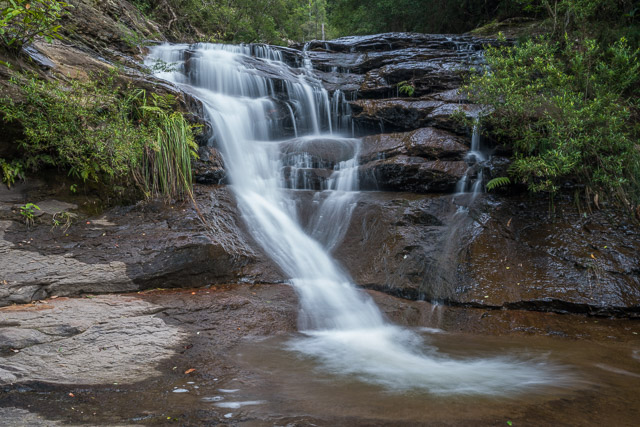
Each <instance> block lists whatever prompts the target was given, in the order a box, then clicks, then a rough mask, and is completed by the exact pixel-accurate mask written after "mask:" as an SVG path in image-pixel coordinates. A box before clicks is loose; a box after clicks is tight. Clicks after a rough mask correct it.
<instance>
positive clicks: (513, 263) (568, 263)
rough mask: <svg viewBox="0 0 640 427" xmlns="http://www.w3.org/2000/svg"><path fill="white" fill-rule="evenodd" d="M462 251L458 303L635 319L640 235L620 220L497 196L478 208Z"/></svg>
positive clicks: (566, 205) (639, 307)
mask: <svg viewBox="0 0 640 427" xmlns="http://www.w3.org/2000/svg"><path fill="white" fill-rule="evenodd" d="M482 209H483V210H485V212H486V213H484V214H482V217H481V218H482V220H481V223H482V228H481V229H480V232H479V233H477V234H476V235H474V236H473V237H472V238H471V239H470V240H469V242H468V243H467V244H465V249H464V251H463V252H462V257H461V259H460V264H461V266H464V269H465V270H466V276H467V279H468V280H466V281H464V282H461V284H460V286H459V287H458V288H457V289H456V292H455V295H454V297H453V301H455V302H456V303H459V304H474V305H475V304H477V305H493V306H499V307H508V308H516V309H532V310H548V311H558V312H580V313H590V314H598V315H620V316H639V315H640V261H639V260H638V256H637V254H638V253H640V232H639V231H638V228H637V226H635V225H634V224H632V223H631V222H629V220H628V219H626V218H625V217H624V216H623V215H622V214H615V213H614V212H612V211H609V212H605V211H596V212H593V213H592V214H587V215H586V216H584V215H581V214H580V212H579V211H578V210H577V209H576V207H575V205H574V203H573V201H572V200H571V198H569V197H568V198H564V197H558V198H556V200H554V212H550V211H549V204H548V202H547V201H545V200H535V199H534V200H529V199H525V198H522V199H519V198H516V197H513V198H503V199H500V200H499V201H497V200H496V201H492V202H491V203H487V204H486V205H484V207H483V208H482Z"/></svg>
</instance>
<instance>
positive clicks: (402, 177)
mask: <svg viewBox="0 0 640 427" xmlns="http://www.w3.org/2000/svg"><path fill="white" fill-rule="evenodd" d="M467 168H468V166H467V163H466V162H464V161H446V160H425V159H424V158H422V157H409V156H405V155H399V156H395V157H392V158H390V159H386V160H385V159H383V160H377V161H373V162H369V163H367V164H365V165H363V166H361V167H360V170H359V177H360V187H361V188H362V189H369V190H386V191H411V192H415V193H429V192H451V191H453V190H454V189H455V186H456V183H457V182H458V181H460V179H461V178H462V177H463V176H464V174H465V172H466V171H467Z"/></svg>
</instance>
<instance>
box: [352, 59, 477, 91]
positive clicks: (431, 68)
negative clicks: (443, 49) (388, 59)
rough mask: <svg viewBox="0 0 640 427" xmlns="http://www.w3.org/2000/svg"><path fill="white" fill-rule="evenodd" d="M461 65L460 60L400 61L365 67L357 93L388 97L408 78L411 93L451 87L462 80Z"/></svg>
mask: <svg viewBox="0 0 640 427" xmlns="http://www.w3.org/2000/svg"><path fill="white" fill-rule="evenodd" d="M462 67H464V65H463V64H461V63H460V62H441V61H433V60H432V61H424V62H417V61H414V62H402V63H394V64H389V65H385V66H383V67H381V68H378V69H375V70H372V71H369V72H368V73H367V75H366V77H365V80H364V82H363V83H362V85H361V86H360V90H359V92H358V95H359V96H361V97H362V98H388V97H394V96H401V95H402V94H400V93H399V89H398V84H399V83H401V82H409V83H410V84H411V85H412V87H413V89H414V93H413V96H422V95H426V94H430V93H433V92H440V91H446V90H451V89H455V88H457V87H458V86H460V84H461V83H462V78H461V76H460V73H459V72H458V70H460V69H462Z"/></svg>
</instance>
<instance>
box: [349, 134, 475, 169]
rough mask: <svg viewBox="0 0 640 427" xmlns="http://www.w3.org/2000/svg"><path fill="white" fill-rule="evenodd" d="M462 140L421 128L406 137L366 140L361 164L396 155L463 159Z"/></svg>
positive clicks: (364, 139)
mask: <svg viewBox="0 0 640 427" xmlns="http://www.w3.org/2000/svg"><path fill="white" fill-rule="evenodd" d="M465 143H468V142H467V141H466V140H465V139H463V138H461V137H459V136H457V135H454V134H451V133H449V132H446V131H443V130H440V129H436V128H421V129H418V130H415V131H412V132H406V133H391V134H378V135H371V136H366V137H364V138H363V139H362V149H361V151H360V153H359V154H360V156H359V158H360V162H361V163H366V162H369V161H372V160H377V159H381V158H389V157H393V156H397V155H406V156H414V157H426V158H429V159H442V158H448V159H462V157H463V156H464V154H465V153H466V152H467V151H468V150H469V148H468V147H467V146H466V145H465Z"/></svg>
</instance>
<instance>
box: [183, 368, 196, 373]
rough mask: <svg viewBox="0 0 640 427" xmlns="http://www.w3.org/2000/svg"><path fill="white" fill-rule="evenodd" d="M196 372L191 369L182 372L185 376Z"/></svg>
mask: <svg viewBox="0 0 640 427" xmlns="http://www.w3.org/2000/svg"><path fill="white" fill-rule="evenodd" d="M195 371H196V370H195V369H193V368H191V369H187V370H186V371H184V373H185V374H190V373H192V372H195Z"/></svg>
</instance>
